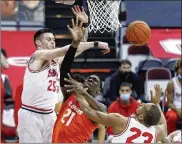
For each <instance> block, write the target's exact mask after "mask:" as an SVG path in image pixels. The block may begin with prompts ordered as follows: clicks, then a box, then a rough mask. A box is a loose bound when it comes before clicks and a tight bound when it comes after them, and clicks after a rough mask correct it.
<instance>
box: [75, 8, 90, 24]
mask: <svg viewBox="0 0 182 144" xmlns="http://www.w3.org/2000/svg"><path fill="white" fill-rule="evenodd" d="M72 12H73V14H74V15H75V16H76V17H78V20H79V21H81V22H83V23H88V15H87V14H86V13H85V11H84V8H83V7H82V9H80V7H79V6H78V5H75V6H74V7H73V8H72Z"/></svg>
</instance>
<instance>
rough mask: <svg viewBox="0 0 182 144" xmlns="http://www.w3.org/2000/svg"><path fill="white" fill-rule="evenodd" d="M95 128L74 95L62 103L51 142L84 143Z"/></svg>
mask: <svg viewBox="0 0 182 144" xmlns="http://www.w3.org/2000/svg"><path fill="white" fill-rule="evenodd" d="M96 128H97V126H96V125H95V124H93V122H92V121H91V120H89V119H88V118H87V116H85V115H84V114H83V112H82V111H81V110H80V105H79V103H78V101H77V100H76V99H75V95H72V96H70V97H69V98H68V99H67V100H66V101H65V102H64V103H63V105H62V107H61V110H60V112H59V114H58V117H57V120H56V123H55V125H54V130H53V137H52V142H53V143H84V142H86V141H87V140H88V139H89V138H90V136H91V135H92V133H93V132H94V130H95V129H96Z"/></svg>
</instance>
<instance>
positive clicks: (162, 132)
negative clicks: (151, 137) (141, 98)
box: [151, 85, 167, 142]
mask: <svg viewBox="0 0 182 144" xmlns="http://www.w3.org/2000/svg"><path fill="white" fill-rule="evenodd" d="M154 89H155V96H153V92H152V91H151V102H152V103H154V104H155V105H157V106H158V108H159V110H160V112H161V119H160V121H159V123H158V125H157V126H155V128H156V134H157V137H156V142H159V141H161V140H163V139H164V137H165V136H166V134H167V124H166V119H165V117H164V114H163V112H162V110H161V107H160V105H159V103H160V97H161V95H162V89H161V88H160V85H155V86H154Z"/></svg>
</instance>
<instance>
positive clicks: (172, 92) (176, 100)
mask: <svg viewBox="0 0 182 144" xmlns="http://www.w3.org/2000/svg"><path fill="white" fill-rule="evenodd" d="M175 72H176V76H175V77H174V78H173V79H172V80H171V81H170V82H169V84H168V86H167V103H168V107H169V108H170V109H171V110H169V111H168V112H167V113H166V119H167V127H168V134H170V133H171V132H173V131H175V130H176V123H177V121H178V120H179V119H180V118H182V111H181V108H182V107H181V100H182V99H181V97H182V93H181V91H182V88H181V86H182V60H178V61H177V62H176V65H175Z"/></svg>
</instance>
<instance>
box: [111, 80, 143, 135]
mask: <svg viewBox="0 0 182 144" xmlns="http://www.w3.org/2000/svg"><path fill="white" fill-rule="evenodd" d="M119 93H120V97H119V98H117V100H116V101H114V102H113V103H112V104H111V105H110V106H109V108H108V113H119V114H121V115H123V116H126V117H134V116H135V113H136V109H137V107H138V106H139V103H138V102H137V101H136V100H135V99H134V98H133V97H132V96H131V94H132V86H131V84H129V83H122V84H121V86H120V90H119ZM107 133H108V134H109V135H112V134H113V129H112V128H111V127H108V129H107Z"/></svg>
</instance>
